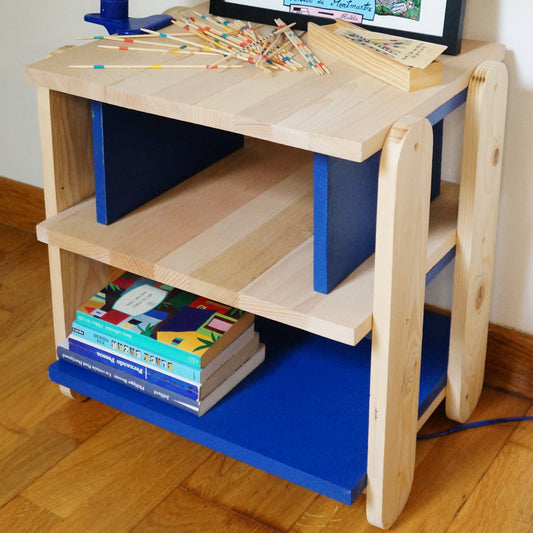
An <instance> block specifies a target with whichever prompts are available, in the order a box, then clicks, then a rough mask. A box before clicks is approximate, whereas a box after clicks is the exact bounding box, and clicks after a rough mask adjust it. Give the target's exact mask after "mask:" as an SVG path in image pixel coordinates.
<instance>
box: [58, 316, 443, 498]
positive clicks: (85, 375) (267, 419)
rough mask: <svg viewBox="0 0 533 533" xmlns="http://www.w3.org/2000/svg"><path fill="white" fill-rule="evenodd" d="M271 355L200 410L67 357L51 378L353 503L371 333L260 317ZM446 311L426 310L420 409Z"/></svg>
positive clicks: (362, 473)
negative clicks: (356, 338)
mask: <svg viewBox="0 0 533 533" xmlns="http://www.w3.org/2000/svg"><path fill="white" fill-rule="evenodd" d="M256 326H257V330H258V331H259V332H260V336H261V341H262V342H264V343H265V345H266V350H267V358H266V360H265V362H264V363H263V364H262V365H261V366H260V367H259V368H258V369H257V370H256V371H255V372H254V373H252V374H251V375H250V376H249V378H247V379H246V380H245V381H243V382H242V383H241V384H240V385H239V386H237V387H236V388H235V389H234V390H233V391H232V392H231V393H230V394H229V395H228V396H226V398H224V399H223V400H222V401H221V402H220V403H218V404H217V405H216V406H215V407H214V408H213V409H212V410H211V411H209V412H208V413H207V414H206V415H205V416H203V417H201V418H198V417H196V416H194V415H190V414H188V413H186V412H184V411H182V410H180V409H177V408H175V407H173V406H171V405H168V404H165V403H163V402H160V401H157V400H154V399H151V398H149V397H147V396H145V395H143V394H141V393H138V392H136V391H133V390H131V389H128V388H127V387H124V386H122V385H120V384H117V383H114V382H112V381H108V380H106V379H104V378H101V377H100V376H97V375H95V374H92V373H91V372H87V371H84V370H83V369H81V368H78V367H76V366H74V365H71V364H69V363H66V362H64V361H57V362H56V363H54V364H53V365H52V366H51V367H50V369H49V374H50V379H51V380H52V381H54V382H56V383H59V384H62V385H65V386H66V387H69V388H71V389H73V390H75V391H77V392H80V393H82V394H85V395H87V396H89V397H91V398H94V399H96V400H98V401H101V402H103V403H106V404H108V405H111V406H113V407H115V408H117V409H120V410H122V411H124V412H126V413H129V414H131V415H133V416H136V417H138V418H140V419H142V420H145V421H148V422H150V423H152V424H155V425H157V426H160V427H162V428H165V429H167V430H169V431H172V432H174V433H177V434H179V435H182V436H184V437H185V438H188V439H191V440H193V441H195V442H198V443H200V444H203V445H205V446H208V447H210V448H213V449H215V450H217V451H219V452H221V453H224V454H226V455H229V456H231V457H234V458H236V459H238V460H241V461H243V462H246V463H249V464H251V465H253V466H256V467H258V468H261V469H263V470H265V471H267V472H270V473H272V474H274V475H277V476H279V477H282V478H284V479H287V480H288V481H291V482H293V483H297V484H299V485H302V486H304V487H307V488H308V489H310V490H313V491H315V492H318V493H321V494H324V495H325V496H328V497H330V498H333V499H336V500H338V501H340V502H342V503H346V504H350V503H352V501H353V500H355V499H356V498H357V497H358V495H359V494H360V493H361V491H362V490H363V489H364V487H365V484H366V462H367V440H368V405H369V404H368V399H369V387H370V341H369V340H367V339H365V340H363V341H361V343H359V344H358V345H357V346H355V347H353V346H347V345H343V344H340V343H337V342H334V341H330V340H327V339H324V338H321V337H318V336H315V335H312V334H309V333H305V332H302V331H299V330H297V329H294V328H291V327H289V326H284V325H281V324H277V323H274V322H271V321H267V320H265V319H262V318H259V317H258V318H257V323H256ZM449 327H450V321H449V318H447V317H444V316H441V315H436V314H431V313H426V316H425V324H424V337H423V357H422V368H421V384H420V405H421V408H420V410H421V412H420V414H422V411H423V410H425V409H426V408H427V407H428V406H429V405H430V404H431V402H432V401H433V399H435V398H436V397H437V396H438V394H439V393H440V392H441V390H442V389H443V387H444V386H445V383H446V365H447V358H448V342H449V340H448V339H449Z"/></svg>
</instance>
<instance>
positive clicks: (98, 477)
mask: <svg viewBox="0 0 533 533" xmlns="http://www.w3.org/2000/svg"><path fill="white" fill-rule="evenodd" d="M78 405H83V404H78ZM211 453H212V452H211V451H210V450H207V449H206V448H203V447H201V446H197V445H195V444H193V443H191V442H189V441H186V440H184V439H180V438H179V437H176V436H175V435H172V434H170V433H168V432H166V431H163V430H160V429H158V428H155V427H153V426H151V425H149V424H139V422H138V420H136V419H135V418H132V417H129V416H127V415H123V414H121V415H120V416H118V417H117V418H116V419H115V420H114V423H113V424H111V425H108V426H106V427H105V428H102V429H101V430H100V431H99V432H98V434H96V435H95V436H94V437H93V438H91V439H90V440H89V441H87V442H86V443H85V444H83V445H82V446H79V447H78V448H77V449H76V450H75V451H73V453H71V454H70V455H68V456H67V457H66V458H64V459H63V460H62V461H60V462H58V463H57V464H56V465H55V466H54V467H53V468H51V469H50V470H48V472H46V473H45V474H44V475H42V476H40V477H39V479H37V480H36V481H35V482H34V483H33V484H32V485H31V486H29V487H28V488H27V489H26V490H24V491H23V492H22V495H23V496H24V497H25V498H26V499H28V500H29V501H31V502H33V503H34V504H35V505H38V506H39V507H41V508H43V509H46V510H48V511H49V512H52V513H54V514H56V515H58V516H61V517H62V518H63V519H64V521H63V523H62V526H63V528H64V529H67V528H73V527H74V528H78V529H79V530H81V531H84V530H87V529H88V528H89V527H90V528H92V529H94V530H99V531H110V530H117V529H122V530H124V529H128V530H129V529H131V528H132V527H133V526H134V525H135V524H137V523H138V522H139V521H140V520H142V519H143V518H144V516H145V515H146V514H147V513H148V512H149V511H150V510H151V509H153V508H154V507H155V506H156V505H157V504H158V503H159V502H160V501H161V500H162V499H163V498H165V497H166V496H168V495H169V494H170V493H171V492H172V490H173V489H174V488H175V487H176V485H177V484H179V483H180V481H181V480H182V479H184V478H185V477H186V476H188V475H189V474H190V473H191V472H192V471H194V469H195V468H197V467H198V466H199V465H200V464H201V463H202V462H203V461H205V460H206V458H207V457H209V455H210V454H211ZM139 479H142V488H141V489H140V490H137V491H134V492H131V490H130V488H131V486H132V484H135V483H137V482H138V480H139ZM110 494H122V495H124V494H128V498H127V500H128V501H129V502H130V503H129V505H127V506H125V505H124V503H123V498H121V497H116V498H111V499H110V498H109V495H110ZM103 507H105V508H106V509H107V512H105V513H96V514H95V512H94V510H95V509H96V508H103ZM133 509H135V510H134V511H133Z"/></svg>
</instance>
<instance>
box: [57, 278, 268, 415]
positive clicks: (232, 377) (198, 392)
mask: <svg viewBox="0 0 533 533" xmlns="http://www.w3.org/2000/svg"><path fill="white" fill-rule="evenodd" d="M254 318H255V317H254V315H252V314H250V313H246V312H243V311H240V310H238V309H235V308H232V307H229V306H227V305H223V304H220V303H217V302H214V301H212V300H209V299H208V298H203V297H200V296H197V295H194V294H191V293H189V292H186V291H183V290H180V289H176V288H174V287H171V286H169V285H165V284H162V283H158V282H155V281H153V280H150V279H147V278H143V277H141V276H138V275H136V274H131V273H123V274H122V275H121V276H119V277H118V278H117V279H116V280H115V281H113V282H112V283H110V284H108V285H107V286H106V287H104V288H103V289H102V290H101V291H100V292H98V293H97V294H95V295H94V296H93V297H92V298H91V299H90V300H89V301H87V302H86V303H84V304H83V305H82V306H81V307H80V308H79V309H78V310H77V312H76V320H75V321H74V322H73V324H72V334H71V335H69V337H68V338H67V339H65V340H64V341H63V342H62V343H61V344H60V345H59V346H58V347H57V355H58V357H59V358H60V359H62V360H65V361H67V362H69V363H71V364H75V365H78V366H81V367H82V368H84V369H87V370H89V371H91V372H95V373H97V374H99V375H101V376H103V377H105V378H108V379H111V380H114V381H118V382H120V383H122V384H124V385H126V386H127V387H130V388H132V389H135V390H138V391H141V392H143V393H145V394H147V395H149V396H152V397H154V398H158V399H160V400H162V401H165V402H168V403H170V404H172V405H175V406H177V407H180V408H181V409H184V410H187V411H189V412H191V413H194V414H196V415H198V416H202V415H203V414H205V413H206V412H207V411H208V410H209V409H211V407H213V406H214V405H215V404H216V403H217V402H218V401H220V400H221V399H222V398H223V397H224V396H225V395H226V394H228V393H229V392H230V391H231V390H232V389H233V388H234V387H235V386H236V385H237V384H238V383H240V382H241V381H242V380H243V379H244V378H245V377H246V376H248V375H249V374H250V373H251V372H252V371H253V370H254V369H255V368H257V367H258V366H259V365H260V364H261V363H262V362H263V360H264V357H265V347H264V345H262V344H261V343H260V342H259V335H258V333H257V332H256V331H255V326H254Z"/></svg>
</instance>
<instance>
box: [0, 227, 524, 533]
mask: <svg viewBox="0 0 533 533" xmlns="http://www.w3.org/2000/svg"><path fill="white" fill-rule="evenodd" d="M0 325H1V330H0V331H1V334H0V369H1V370H0V382H1V386H0V531H5V532H16V533H18V532H28V531H36V532H40V533H42V532H46V531H75V532H85V531H91V532H99V531H102V532H109V531H114V532H119V531H131V530H133V531H142V532H144V531H173V532H180V533H181V532H191V533H193V532H194V533H196V532H198V533H206V532H235V533H240V532H254V533H259V532H267V531H283V532H290V533H304V532H332V533H340V532H364V531H374V530H375V528H373V527H371V526H369V525H368V524H367V522H366V518H365V497H364V496H362V497H361V498H360V499H359V500H357V501H356V502H355V503H354V504H353V505H352V506H350V507H348V506H344V505H342V504H339V503H337V502H334V501H332V500H329V499H327V498H324V497H322V496H319V495H317V494H315V493H313V492H310V491H308V490H305V489H302V488H300V487H298V486H295V485H292V484H290V483H287V482H285V481H282V480H280V479H278V478H275V477H273V476H271V475H268V474H265V473H263V472H261V471H258V470H256V469H254V468H251V467H248V466H246V465H244V464H241V463H239V462H237V461H234V460H232V459H228V458H225V457H223V456H221V455H219V454H218V453H214V452H212V451H210V450H208V449H206V448H203V447H202V446H199V445H196V444H193V443H191V442H188V441H186V440H184V439H182V438H180V437H178V436H175V435H172V434H169V433H167V432H165V431H163V430H161V429H158V428H156V427H152V426H151V425H149V424H146V423H143V422H140V421H138V420H136V419H134V418H131V417H130V416H127V415H125V414H122V413H120V412H118V411H116V410H114V409H111V408H109V407H106V406H104V405H101V404H98V403H97V402H94V401H92V400H89V401H87V402H83V403H82V402H76V401H73V400H69V399H67V398H66V397H64V396H63V395H61V394H60V393H59V390H58V387H57V386H55V385H54V384H52V383H50V382H49V381H48V380H47V373H46V369H47V365H48V364H49V363H51V362H52V361H53V360H54V346H53V334H52V317H51V309H50V287H49V280H48V267H47V250H46V247H45V246H44V245H42V244H40V243H37V242H36V240H35V237H34V235H33V233H31V232H24V231H20V230H15V229H13V228H11V227H9V226H2V225H0ZM525 414H529V415H533V402H532V401H531V400H528V399H526V398H524V397H521V396H519V395H516V394H509V393H505V392H502V391H500V390H498V389H495V388H490V387H486V388H485V390H484V393H483V396H482V398H481V402H480V404H479V406H478V408H477V410H476V412H475V416H474V418H475V419H486V418H493V417H506V416H512V415H513V416H514V415H525ZM450 425H451V424H450V423H449V422H448V421H446V419H445V417H444V415H443V411H442V409H439V410H438V411H437V413H435V414H434V415H433V416H432V418H431V419H430V420H429V422H428V423H427V424H426V426H425V427H424V428H423V431H425V432H433V431H436V430H440V429H442V428H446V427H448V426H450ZM393 530H394V531H413V532H423V531H427V532H431V533H438V532H445V531H446V532H452V531H453V532H455V531H457V532H461V533H464V532H468V531H472V532H484V533H487V532H492V531H494V532H498V533H504V532H512V533H520V532H524V533H533V423H531V422H522V423H520V424H517V423H511V424H502V425H497V426H492V427H486V428H481V429H475V430H469V431H464V432H461V433H457V434H455V435H451V436H447V437H441V438H438V439H432V440H429V441H421V442H419V444H418V450H417V468H416V475H415V482H414V487H413V491H412V494H411V498H410V500H409V502H408V504H407V507H406V509H405V511H404V513H403V514H402V516H401V517H400V519H399V520H398V522H397V523H396V525H395V527H394V528H393ZM376 531H377V530H376Z"/></svg>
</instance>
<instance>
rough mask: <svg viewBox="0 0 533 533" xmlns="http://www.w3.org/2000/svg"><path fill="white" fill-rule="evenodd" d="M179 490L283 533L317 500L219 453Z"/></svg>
mask: <svg viewBox="0 0 533 533" xmlns="http://www.w3.org/2000/svg"><path fill="white" fill-rule="evenodd" d="M181 487H183V488H184V489H186V490H187V491H190V492H191V493H193V494H195V495H197V496H198V497H201V498H202V499H204V500H207V501H211V502H214V503H216V504H217V505H220V506H222V507H225V508H228V509H233V510H234V511H236V512H238V513H240V514H242V515H244V516H249V517H251V518H253V519H254V520H257V521H258V522H261V523H263V524H267V525H268V526H269V527H271V528H274V529H276V530H280V531H287V530H288V529H289V528H290V527H291V526H292V524H293V523H294V522H295V521H296V520H297V519H298V517H299V516H300V515H301V514H302V513H303V512H304V511H305V510H306V509H307V507H308V506H309V505H310V504H311V503H312V502H313V500H314V499H315V498H316V497H317V496H316V493H314V492H312V491H310V490H307V489H305V488H302V487H300V486H298V485H295V484H293V483H289V482H287V481H284V480H283V479H281V478H279V477H276V476H273V475H271V474H268V473H266V472H263V471H262V470H258V469H256V468H251V467H249V466H247V465H245V464H244V463H241V462H240V461H236V460H235V459H232V458H230V457H226V456H224V455H221V454H219V453H215V454H213V455H212V456H211V457H210V458H209V459H208V460H207V461H206V462H205V463H203V464H202V465H201V466H200V467H199V468H197V469H196V470H195V471H194V473H193V474H192V475H191V476H189V477H188V478H187V479H185V480H184V482H183V483H182V484H181Z"/></svg>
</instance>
